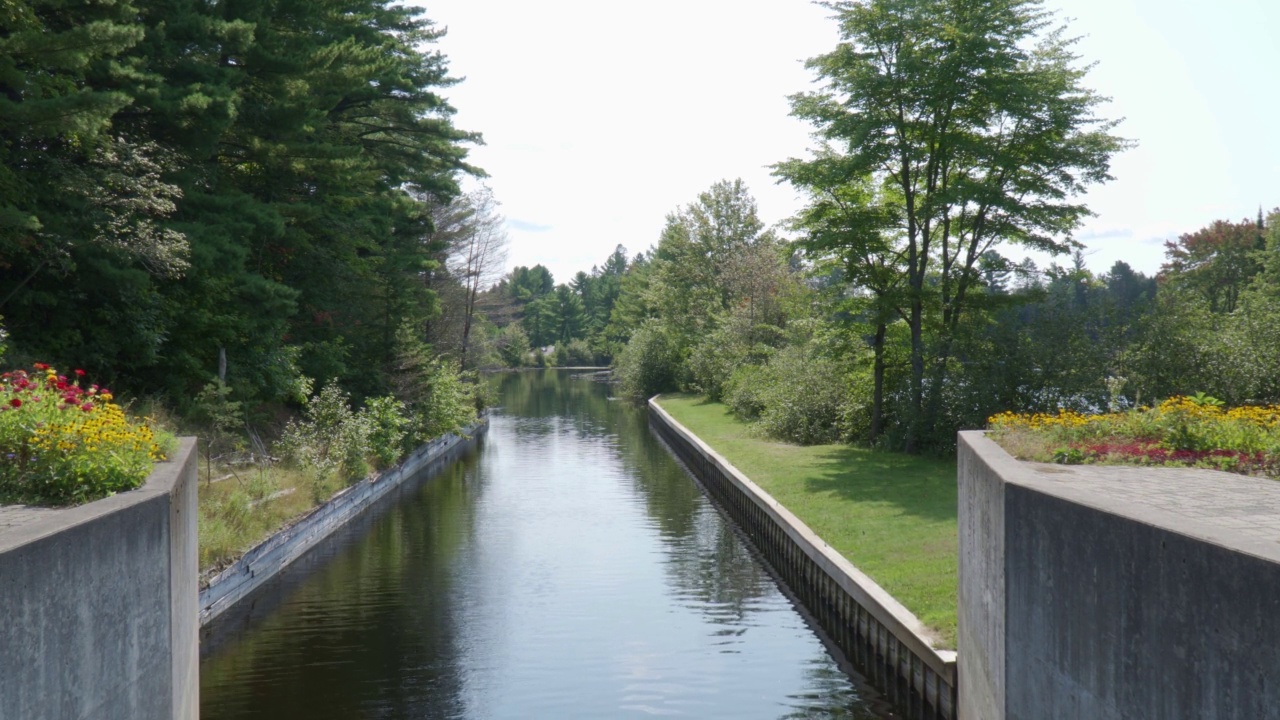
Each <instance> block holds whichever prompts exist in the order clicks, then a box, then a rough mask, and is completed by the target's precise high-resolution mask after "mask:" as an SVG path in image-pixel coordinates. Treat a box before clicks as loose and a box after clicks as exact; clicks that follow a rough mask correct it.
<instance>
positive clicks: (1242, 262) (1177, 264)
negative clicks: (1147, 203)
mask: <svg viewBox="0 0 1280 720" xmlns="http://www.w3.org/2000/svg"><path fill="white" fill-rule="evenodd" d="M1260 245H1263V242H1261V241H1260V233H1259V228H1258V226H1257V224H1255V223H1254V222H1253V221H1251V220H1241V221H1240V222H1238V223H1231V222H1227V221H1225V220H1217V221H1214V222H1213V223H1212V224H1210V225H1209V226H1208V227H1205V228H1201V229H1200V230H1197V231H1196V232H1193V233H1184V234H1182V235H1179V236H1178V239H1177V240H1170V241H1167V242H1165V244H1164V247H1165V257H1166V258H1168V259H1167V261H1166V262H1165V263H1164V265H1162V266H1161V267H1160V277H1161V279H1162V280H1164V281H1165V282H1168V283H1172V284H1177V285H1182V286H1184V287H1186V288H1188V289H1190V290H1191V291H1192V292H1195V293H1197V294H1199V295H1201V296H1203V297H1204V299H1205V300H1206V301H1207V302H1208V303H1209V310H1210V311H1211V312H1222V313H1229V312H1231V311H1233V310H1235V309H1236V303H1238V302H1239V300H1240V294H1241V292H1243V291H1244V289H1245V288H1246V287H1248V285H1249V282H1250V281H1251V280H1252V279H1253V276H1254V275H1255V274H1257V273H1258V271H1259V270H1261V265H1260V263H1259V252H1258V251H1259V249H1260Z"/></svg>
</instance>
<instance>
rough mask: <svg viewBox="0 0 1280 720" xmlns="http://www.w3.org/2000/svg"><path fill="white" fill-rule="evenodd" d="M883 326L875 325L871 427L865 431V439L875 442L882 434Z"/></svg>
mask: <svg viewBox="0 0 1280 720" xmlns="http://www.w3.org/2000/svg"><path fill="white" fill-rule="evenodd" d="M885 330H886V327H885V324H884V323H882V322H881V323H876V338H875V341H874V342H873V344H872V346H871V347H872V351H873V352H874V354H875V363H874V365H873V366H872V371H871V375H872V378H873V387H872V391H871V427H870V428H869V429H868V430H867V439H868V440H869V441H871V442H875V441H876V440H878V439H879V438H880V435H881V434H882V433H883V432H884V339H885Z"/></svg>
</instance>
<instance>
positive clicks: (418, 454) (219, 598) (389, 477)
mask: <svg viewBox="0 0 1280 720" xmlns="http://www.w3.org/2000/svg"><path fill="white" fill-rule="evenodd" d="M488 427H489V418H488V417H483V418H481V419H480V421H479V422H477V423H476V424H475V425H472V426H471V427H468V428H466V429H465V430H463V432H462V434H461V435H452V434H450V435H443V436H441V437H438V438H435V439H434V440H431V441H430V442H428V443H426V444H425V445H422V446H421V447H419V448H418V449H417V450H415V451H413V453H411V454H410V455H409V456H408V457H407V458H405V459H404V461H403V462H401V463H400V464H399V465H397V466H395V467H394V468H391V469H390V470H387V471H386V472H384V473H382V474H381V475H379V476H378V477H376V478H367V479H365V480H362V481H360V482H358V483H356V484H355V485H352V486H351V487H349V488H346V489H344V490H342V491H341V492H340V493H338V494H337V495H335V496H334V497H333V498H331V499H330V500H329V501H328V502H326V503H325V504H323V505H321V506H320V507H318V508H316V509H314V510H312V511H311V512H310V513H308V514H307V515H306V516H305V517H303V518H301V519H300V520H298V521H297V522H295V523H294V524H292V525H290V526H289V527H287V528H284V529H283V530H280V531H279V532H277V533H275V534H274V535H272V536H271V537H269V538H267V539H266V540H263V541H262V542H261V543H258V544H257V545H256V546H254V547H253V548H251V549H250V550H249V551H248V552H246V553H245V554H244V555H243V556H241V558H240V559H239V560H237V561H236V562H235V563H233V564H232V565H231V566H230V567H228V568H226V569H225V570H223V571H222V572H220V573H218V574H217V575H215V576H214V577H213V578H211V579H210V580H209V584H208V586H207V587H205V588H203V589H201V590H200V593H199V601H198V606H197V611H196V613H195V614H194V615H193V617H198V618H199V625H200V626H201V627H203V626H205V625H208V624H209V623H211V622H213V621H214V619H216V618H217V617H218V616H219V615H222V614H223V613H224V612H226V611H227V610H229V609H230V608H231V607H233V606H234V605H235V604H236V603H238V602H240V601H241V600H243V599H245V598H247V597H249V596H250V595H251V594H252V593H253V592H254V591H255V590H257V589H258V588H259V587H261V586H262V585H263V584H264V583H265V582H267V581H268V580H270V579H271V578H272V577H274V576H275V575H276V574H278V573H279V572H280V571H281V570H283V569H285V568H286V567H288V566H289V565H290V564H291V563H293V562H294V561H295V560H297V559H298V558H300V557H302V556H303V555H305V554H306V553H307V551H309V550H310V549H311V548H313V547H315V546H316V545H317V544H318V543H320V541H322V540H324V539H325V538H327V537H328V536H329V535H331V534H332V533H333V532H334V531H335V530H337V529H338V528H340V527H342V526H343V525H344V524H346V523H347V522H348V521H350V520H351V519H352V518H353V517H355V516H357V515H359V514H360V513H362V512H364V511H365V510H366V509H367V508H369V507H370V506H371V505H372V504H373V503H374V502H376V501H377V500H378V499H379V498H381V497H383V496H384V495H386V494H387V493H388V492H390V491H391V490H394V489H395V488H397V487H399V486H400V485H402V484H403V483H404V482H405V481H407V480H409V479H410V478H412V477H414V476H415V475H417V474H418V473H421V472H426V471H427V470H428V467H429V466H432V465H433V464H435V463H436V462H437V461H441V460H446V459H448V458H452V457H454V455H455V454H456V453H457V452H459V451H461V450H464V449H465V448H467V447H469V446H470V445H471V444H472V443H473V442H474V441H475V438H476V437H478V436H479V435H481V434H483V433H484V432H485V430H487V429H488Z"/></svg>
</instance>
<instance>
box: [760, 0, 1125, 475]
mask: <svg viewBox="0 0 1280 720" xmlns="http://www.w3.org/2000/svg"><path fill="white" fill-rule="evenodd" d="M828 7H829V8H831V9H832V10H834V11H835V12H836V13H837V20H838V22H839V24H840V35H841V42H840V43H839V45H838V46H837V47H836V49H835V50H833V51H832V52H830V53H827V54H825V55H820V56H818V57H816V58H813V59H811V60H810V61H809V62H808V67H809V68H810V69H812V70H814V71H815V72H816V73H817V75H818V78H819V79H820V80H821V81H822V82H823V83H824V85H823V87H822V88H821V89H819V90H817V91H814V92H809V93H802V94H800V95H796V96H794V97H793V98H792V114H793V115H795V116H797V117H799V118H801V119H803V120H806V121H808V122H810V123H811V124H813V125H814V127H815V130H816V133H815V135H816V137H817V138H818V139H819V140H820V142H821V143H822V145H821V146H820V147H819V148H818V150H817V152H816V153H815V154H814V156H813V157H812V158H810V159H809V160H803V161H802V160H789V161H786V162H783V163H780V164H779V165H777V166H776V170H777V174H778V175H779V176H781V177H782V178H784V179H786V180H788V181H789V182H791V183H792V184H794V185H796V186H797V187H799V188H801V189H803V190H805V191H806V192H808V193H810V194H811V195H812V196H814V197H815V199H816V201H817V202H820V203H825V204H827V205H828V206H830V207H831V208H833V209H834V208H835V207H837V206H841V205H843V206H844V208H841V211H840V212H832V213H826V212H819V213H816V214H814V213H810V214H809V217H805V218H802V222H803V223H804V224H806V225H809V226H810V227H818V228H820V229H821V233H822V234H829V233H828V232H827V231H828V230H831V229H833V228H839V227H843V228H845V233H846V234H847V235H848V236H849V237H851V238H856V240H855V241H852V242H839V243H827V242H825V241H824V242H822V243H820V246H824V247H826V250H824V252H830V253H832V254H834V255H835V256H836V259H841V260H843V264H844V266H845V267H846V268H847V269H848V270H850V271H852V270H855V269H857V271H858V274H857V276H858V277H863V278H866V279H867V281H868V282H869V283H870V284H871V285H872V287H873V292H874V293H875V295H876V296H877V297H879V298H880V300H881V302H880V304H879V305H878V306H877V307H876V308H875V310H874V312H875V313H876V315H877V316H878V317H879V318H881V319H883V318H885V317H887V316H888V315H889V313H888V312H886V310H887V309H888V308H889V307H892V306H893V305H897V306H898V308H895V310H897V311H898V312H900V313H901V317H902V318H903V320H904V321H905V322H906V324H907V325H908V326H909V342H910V373H909V377H908V379H909V386H908V388H907V389H906V396H905V399H906V405H905V408H906V413H905V415H904V417H903V421H904V422H905V423H906V433H905V446H906V447H907V448H908V449H909V450H920V449H923V448H924V447H925V446H926V445H927V444H928V441H929V440H931V439H932V438H933V437H934V435H935V432H936V429H937V427H938V426H939V419H940V413H941V405H942V402H943V399H944V398H943V393H944V392H945V391H946V390H947V388H948V387H949V386H950V384H951V378H950V375H951V372H952V369H953V368H952V365H953V364H954V363H953V361H954V350H955V346H954V343H955V338H956V335H957V334H958V332H959V331H960V324H961V322H962V320H964V319H966V318H967V314H968V313H969V312H970V311H971V310H972V306H973V300H974V295H975V294H977V291H978V287H977V285H978V283H979V282H980V278H981V277H982V274H981V273H980V272H978V269H979V260H980V258H982V257H983V256H984V254H985V253H986V252H987V251H989V250H991V249H993V248H994V247H995V246H997V245H999V244H1001V243H1008V242H1012V243H1018V244H1022V245H1027V246H1030V247H1033V248H1036V249H1039V250H1043V251H1047V252H1050V253H1056V252H1063V251H1065V250H1067V249H1069V248H1070V247H1072V243H1071V241H1070V233H1071V232H1072V231H1073V230H1074V229H1075V228H1076V227H1077V226H1078V225H1079V223H1080V222H1081V220H1082V219H1083V218H1084V217H1085V216H1087V215H1088V213H1089V211H1088V209H1087V208H1086V207H1085V206H1084V205H1083V204H1079V203H1075V202H1072V200H1071V199H1072V198H1073V197H1075V196H1078V195H1079V194H1080V193H1082V192H1083V190H1084V189H1085V187H1086V186H1087V185H1088V184H1090V183H1094V182H1100V181H1104V180H1106V179H1108V174H1107V173H1108V167H1109V160H1110V157H1111V155H1112V154H1113V153H1115V152H1116V151H1118V150H1120V149H1121V148H1123V147H1125V143H1124V141H1122V140H1120V139H1119V138H1116V137H1114V136H1112V135H1111V134H1110V130H1111V129H1112V127H1113V126H1114V123H1111V122H1106V121H1102V120H1100V119H1098V117H1097V116H1096V115H1095V110H1096V108H1097V107H1098V105H1099V104H1100V103H1101V102H1102V98H1100V97H1099V96H1098V95H1097V94H1095V93H1093V92H1092V91H1090V90H1089V89H1088V88H1086V87H1084V86H1083V85H1082V80H1083V78H1084V74H1085V70H1084V69H1083V68H1081V67H1079V66H1077V64H1076V57H1075V56H1074V55H1073V54H1072V51H1071V45H1072V42H1073V41H1072V40H1070V39H1068V38H1067V36H1066V35H1065V34H1064V31H1063V30H1062V29H1061V28H1059V29H1050V20H1049V17H1048V15H1047V14H1046V12H1045V11H1044V10H1043V9H1042V8H1041V4H1040V3H1039V2H1035V1H1026V0H1002V1H1000V2H984V3H975V2H968V1H966V0H944V1H943V2H919V1H918V0H871V1H870V2H852V1H849V2H832V3H829V4H828ZM859 186H862V187H859ZM864 190H865V191H864ZM848 208H852V209H853V210H854V212H845V211H844V210H846V209H848ZM871 271H874V273H875V274H877V277H875V278H870V277H869V275H870V274H872V273H871ZM881 272H884V273H888V274H889V278H892V277H893V276H894V275H896V276H898V278H899V279H898V280H896V281H893V282H892V285H890V284H889V283H888V282H887V281H886V278H881V277H878V274H879V273H881ZM896 288H901V290H902V292H901V295H900V296H899V294H898V293H897V290H896ZM891 290H892V292H890V291H891ZM899 297H900V298H901V299H900V300H899V299H898V298H899ZM886 301H887V302H889V306H886V305H885V304H884V302H886ZM880 334H881V333H879V332H877V333H876V335H877V336H878V335H880Z"/></svg>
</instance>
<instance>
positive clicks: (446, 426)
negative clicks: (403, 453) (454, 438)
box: [405, 357, 477, 446]
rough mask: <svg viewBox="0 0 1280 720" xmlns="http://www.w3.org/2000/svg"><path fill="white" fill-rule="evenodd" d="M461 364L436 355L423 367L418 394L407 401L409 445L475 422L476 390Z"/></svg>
mask: <svg viewBox="0 0 1280 720" xmlns="http://www.w3.org/2000/svg"><path fill="white" fill-rule="evenodd" d="M468 379H469V378H468V376H467V375H465V374H464V373H463V372H462V371H461V369H460V368H459V366H458V363H457V362H455V361H453V360H450V359H447V358H439V357H437V358H434V359H432V360H431V361H430V362H428V363H427V364H426V365H424V366H423V367H422V368H421V377H420V378H419V381H420V382H421V386H420V389H419V392H418V394H417V395H416V397H415V398H413V399H412V400H411V401H410V402H406V403H405V407H406V409H407V411H408V414H409V425H408V428H407V429H408V435H406V440H407V441H408V443H409V445H410V446H416V445H418V444H421V443H424V442H426V441H428V440H431V439H433V438H437V437H439V436H441V435H444V434H445V433H457V432H460V431H461V430H462V429H463V428H465V427H467V426H468V425H470V424H472V423H474V422H475V421H476V406H477V389H476V385H475V384H474V383H471V382H468Z"/></svg>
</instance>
